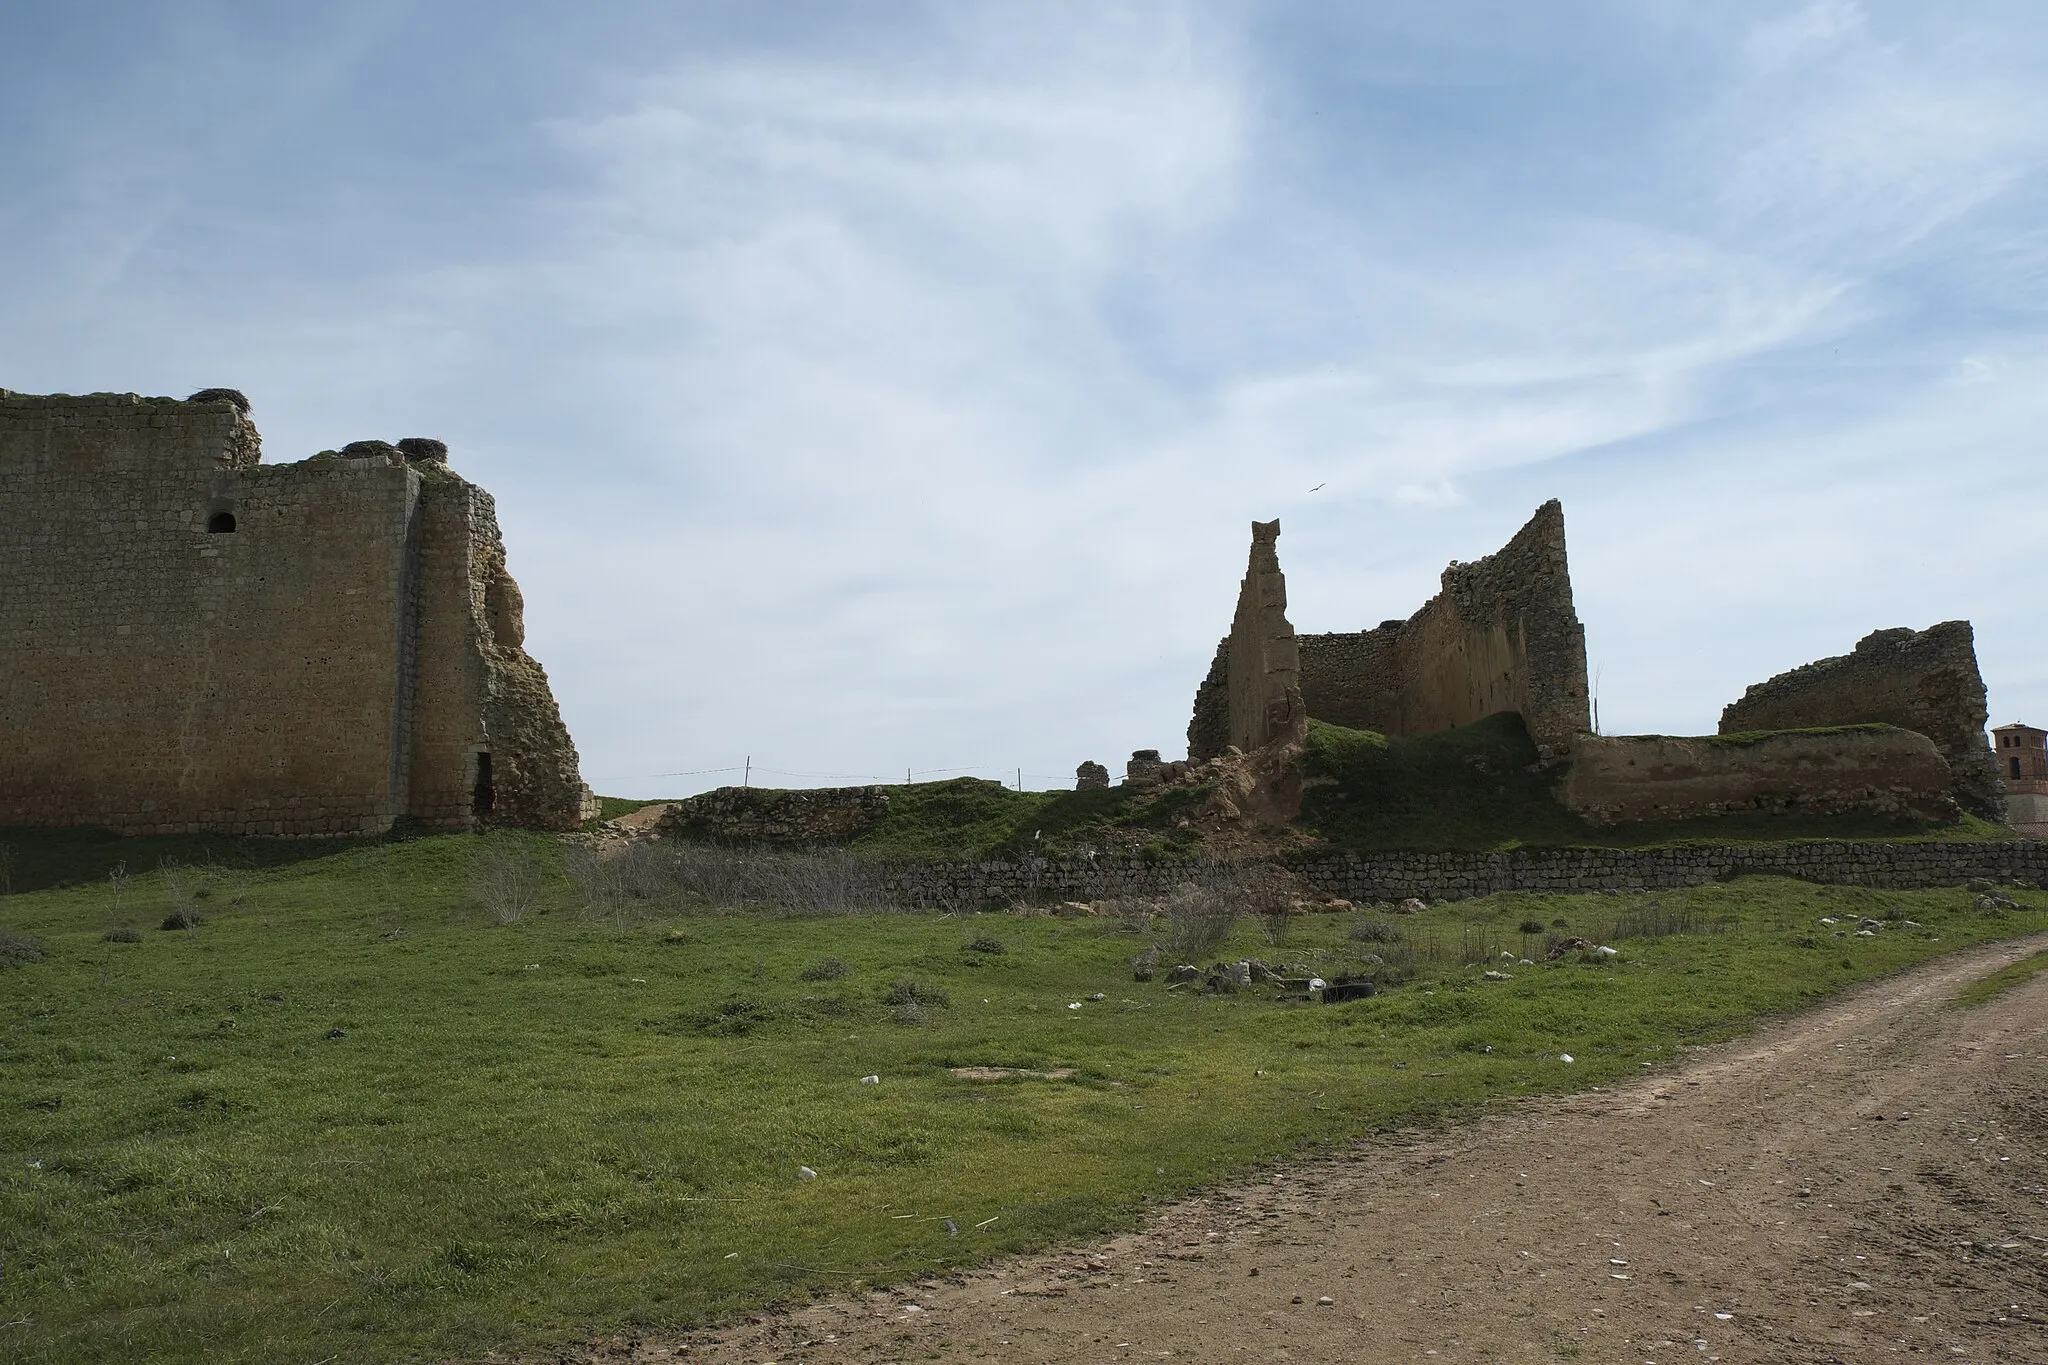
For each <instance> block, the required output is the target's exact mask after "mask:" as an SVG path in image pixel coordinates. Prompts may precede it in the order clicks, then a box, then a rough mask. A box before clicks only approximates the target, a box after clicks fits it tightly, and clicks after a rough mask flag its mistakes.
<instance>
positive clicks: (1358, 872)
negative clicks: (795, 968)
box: [886, 839, 2048, 906]
mask: <svg viewBox="0 0 2048 1365" xmlns="http://www.w3.org/2000/svg"><path fill="white" fill-rule="evenodd" d="M1286 866H1287V867H1288V868H1289V869H1290V870H1291V871H1293V872H1294V873H1296V874H1297V875H1299V876H1300V877H1301V878H1302V880H1303V881H1305V882H1307V883H1308V884H1309V885H1310V886H1313V887H1314V888H1316V889H1317V890H1318V891H1321V892H1323V893H1324V894H1326V895H1330V896H1337V897H1341V898H1343V899H1345V900H1351V901H1395V900H1402V899H1405V898H1407V897H1409V896H1419V897H1421V898H1422V899H1424V900H1463V899H1465V898H1467V897H1471V896H1486V895H1491V894H1493V893H1494V892H1496V891H1550V892H1574V891H1671V890H1676V889H1678V888H1680V887H1686V886H1702V885H1705V884H1706V883H1708V882H1716V881H1727V880H1729V879H1731V878H1734V877H1739V876H1743V875H1745V874H1764V875H1771V876H1781V877H1798V878H1800V879H1802V880H1805V881H1811V882H1828V883H1833V884H1836V885H1843V886H1874V887H1884V888H1887V889H1891V890H1911V889H1915V888H1920V887H1930V886H1961V885H1962V884H1963V883H1964V882H1967V881H1969V880H1970V879H1972V878H1974V877H1988V878H1990V879H1991V880H1993V881H1997V882H2002V883H2010V882H2013V881H2021V880H2023V881H2028V882H2032V883H2035V884H2037V885H2039V884H2043V883H2048V840H2040V839H2014V840H2005V841H2000V842H1996V843H1832V842H1828V843H1822V842H1815V843H1791V844H1717V845H1710V846H1687V847H1678V848H1645V849H1627V848H1530V849H1515V850H1513V851H1511V852H1506V853H1369V854H1349V855H1343V856H1336V857H1327V858H1311V859H1304V860H1300V861H1291V862H1288V863H1287V864H1286ZM1189 875H1190V869H1189V868H1187V867H1186V866H1184V865H1180V864H1175V863H1171V862H1157V863H1152V862H1145V861H1143V860H1141V859H1136V858H1094V859H1077V860H1071V861H1063V860H1053V859H1044V858H1035V859H1024V860H1020V861H1017V862H1000V861H989V862H975V863H930V864H897V865H895V866H893V867H891V868H890V869H889V870H888V872H887V874H886V876H887V881H888V887H889V890H890V891H891V892H892V893H893V894H894V895H895V896H896V897H898V898H900V899H902V900H904V901H907V902H909V903H911V904H917V905H960V906H970V905H985V904H988V903H991V902H998V903H1007V902H1010V901H1016V900H1024V901H1053V900H1100V899H1105V898H1108V897H1114V896H1157V895H1163V894H1165V893H1166V892H1168V891H1171V890H1172V889H1173V888H1174V887H1175V886H1176V885H1178V884H1179V883H1181V882H1182V881H1185V880H1187V879H1188V877H1189Z"/></svg>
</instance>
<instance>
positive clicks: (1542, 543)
mask: <svg viewBox="0 0 2048 1365" xmlns="http://www.w3.org/2000/svg"><path fill="white" fill-rule="evenodd" d="M1442 582H1443V588H1442V591H1440V592H1439V593H1438V594H1437V595H1436V596H1435V597H1432V598H1431V599H1430V600H1429V601H1428V602H1426V603H1425V604H1423V606H1422V609H1421V610H1419V611H1417V612H1416V613H1415V614H1414V615H1413V616H1411V617H1409V618H1408V619H1407V620H1406V621H1388V622H1386V623H1384V624H1382V625H1381V626H1380V627H1379V628H1378V629H1377V630H1368V631H1358V632H1352V633H1340V634H1330V635H1303V636H1300V637H1299V638H1298V640H1297V642H1296V645H1297V651H1298V669H1299V674H1298V677H1299V685H1300V688H1301V697H1302V702H1303V704H1304V705H1305V706H1306V707H1307V710H1308V714H1309V715H1310V716H1312V717H1314V718H1315V719H1317V720H1324V721H1329V722H1332V723H1333V724H1337V725H1344V726H1349V727H1351V728H1353V729H1359V730H1375V731H1378V732H1379V733H1381V734H1389V735H1412V734H1424V733H1427V732H1429V731H1433V730H1447V729H1450V728H1452V727H1453V726H1458V725H1465V724H1469V723H1470V722H1472V721H1475V720H1481V719H1484V718H1485V717H1487V716H1490V715H1494V714H1497V713H1499V712H1502V711H1515V712H1519V713H1520V714H1521V716H1522V719H1523V722H1524V723H1525V724H1526V725H1527V726H1528V728H1529V733H1530V735H1531V737H1532V738H1534V739H1535V741H1536V743H1537V745H1538V746H1539V747H1540V748H1542V749H1543V751H1544V752H1545V753H1546V754H1548V755H1552V756H1560V757H1561V756H1563V755H1564V754H1566V753H1568V752H1569V750H1570V748H1571V744H1572V741H1573V740H1574V738H1575V737H1577V736H1578V735H1580V734H1583V733H1585V732H1587V731H1589V730H1591V729H1592V718H1591V715H1590V713H1589V709H1588V708H1589V701H1588V690H1587V687H1586V632H1585V627H1584V626H1583V625H1581V624H1580V622H1579V618H1578V614H1577V612H1576V610H1575V609H1574V607H1573V605H1572V585H1571V573H1570V570H1569V567H1568V565H1567V563H1566V559H1565V534H1564V509H1563V507H1562V506H1561V505H1559V504H1558V503H1557V502H1556V501H1555V500H1553V501H1550V502H1547V503H1545V504H1543V506H1541V507H1540V508H1538V509H1537V510H1536V514H1535V516H1533V517H1532V518H1530V520H1529V522H1528V524H1527V525H1525V526H1524V527H1522V529H1521V530H1520V531H1518V532H1516V533H1515V536H1514V538H1513V539H1511V540H1510V541H1509V542H1508V543H1507V544H1506V545H1505V546H1504V547H1503V548H1502V549H1501V550H1500V551H1499V552H1498V553H1497V554H1493V555H1490V556H1488V557H1487V558H1485V559H1481V560H1478V561H1476V562H1474V563H1471V564H1457V563H1453V564H1452V565H1451V566H1450V567H1449V568H1447V569H1445V570H1444V573H1443V580H1442ZM1234 637H1235V632H1233V638H1234ZM1225 643H1226V645H1227V644H1228V641H1226V642H1225ZM1223 658H1224V651H1223V650H1222V649H1219V650H1218V653H1217V663H1216V664H1213V665H1212V666H1211V668H1210V672H1209V678H1208V680H1207V681H1205V682H1204V684H1203V686H1202V688H1201V690H1200V691H1198V692H1197V693H1196V698H1195V716H1194V720H1193V722H1192V724H1190V726H1189V728H1188V745H1189V747H1188V756H1189V757H1190V758H1194V759H1201V758H1208V757H1211V756H1213V755H1214V754H1215V753H1217V752H1220V749H1221V746H1220V744H1219V743H1218V740H1219V737H1220V736H1221V735H1222V734H1223V733H1224V730H1225V726H1224V724H1223V715H1224V712H1225V707H1226V705H1227V704H1228V702H1229V698H1230V695H1231V694H1230V689H1229V688H1228V687H1227V686H1226V685H1225V683H1226V678H1225V675H1224V671H1223V668H1222V664H1223Z"/></svg>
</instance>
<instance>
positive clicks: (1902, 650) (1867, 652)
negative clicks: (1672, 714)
mask: <svg viewBox="0 0 2048 1365" xmlns="http://www.w3.org/2000/svg"><path fill="white" fill-rule="evenodd" d="M1989 719H1990V712H1989V710H1988V708H1987V707H1986V705H1985V696H1984V679H1983V676H1982V675H1981V674H1979V673H1978V671H1977V645H1976V635H1975V633H1974V632H1973V631H1972V630H1971V628H1970V623H1969V622H1968V621H1943V622H1941V623H1940V624H1938V625H1933V626H1929V627H1928V628H1927V629H1925V630H1922V631H1913V630H1908V629H1904V628H1896V629H1891V630H1878V631H1873V632H1871V633H1870V634H1869V635H1866V636H1864V637H1863V639H1861V640H1860V641H1858V642H1857V644H1856V648H1855V649H1854V650H1853V651H1851V652H1850V653H1848V654H1843V655H1837V656H1835V657H1833V658H1827V659H1820V660H1816V661H1815V662H1813V663H1810V664H1804V665H1802V666H1800V667H1798V668H1795V669H1792V670H1790V671H1789V672H1785V673H1780V674H1778V675H1777V676H1776V677H1774V678H1771V679H1768V680H1767V681H1764V682H1760V683H1757V684H1756V685H1755V686H1753V687H1751V688H1750V689H1749V690H1748V691H1747V692H1744V693H1743V694H1742V699H1741V700H1740V701H1737V702H1734V703H1732V704H1730V705H1729V706H1728V707H1727V708H1726V709H1725V710H1723V711H1722V712H1721V733H1722V734H1724V735H1729V734H1738V733H1742V732H1746V731H1755V730H1792V729H1808V728H1812V727H1816V726H1834V725H1859V724H1865V723H1870V722H1877V723H1881V724H1885V725H1896V726H1898V727H1900V728H1901V729H1905V730H1913V731H1917V732H1918V733H1920V734H1923V735H1925V736H1927V737H1928V738H1929V739H1931V740H1933V741H1934V747H1935V748H1936V749H1938V750H1940V751H1941V755H1942V757H1943V758H1945V759H1947V760H1948V765H1949V768H1950V771H1951V772H1952V774H1953V779H1954V789H1955V797H1956V801H1957V803H1958V804H1959V805H1960V806H1961V807H1962V808H1963V809H1964V810H1966V811H1969V812H1970V813H1971V814H1973V815H1979V816H1982V817H1984V818H1985V819H1987V820H2003V819H2005V816H2006V812H2005V802H2004V793H2003V790H2002V788H2001V786H2000V783H1999V777H1998V765H1997V761H1996V759H1995V758H1994V756H1993V755H1992V752H1991V745H1990V742H1989V741H1988V740H1987V739H1986V738H1985V734H1984V726H1985V724H1986V722H1987V721H1988V720H1989Z"/></svg>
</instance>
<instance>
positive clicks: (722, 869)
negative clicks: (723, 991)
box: [569, 840, 897, 922]
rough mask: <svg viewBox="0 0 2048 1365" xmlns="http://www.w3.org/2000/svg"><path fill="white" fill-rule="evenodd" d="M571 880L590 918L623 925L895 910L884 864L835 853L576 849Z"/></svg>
mask: <svg viewBox="0 0 2048 1365" xmlns="http://www.w3.org/2000/svg"><path fill="white" fill-rule="evenodd" d="M569 876H570V878H571V879H572V880H573V881H575V883H576V886H577V889H578V890H579V891H580V892H581V893H582V897H583V901H584V903H585V904H586V905H587V906H589V907H590V911H591V913H592V914H594V915H597V916H600V917H605V918H616V919H618V920H620V921H621V922H625V921H628V920H631V919H633V918H636V917H639V916H642V915H647V914H682V913H687V912H689V911H693V910H706V909H709V910H725V911H737V910H769V911H780V912H781V913H783V914H787V915H846V914H853V913H856V912H858V911H863V910H884V909H892V908H896V907H897V902H896V900H895V898H894V897H892V895H891V893H890V892H889V889H888V880H887V874H886V873H885V871H884V870H883V869H882V868H881V867H880V866H878V865H877V864H876V863H875V862H873V861H872V860H871V859H868V858H864V857H862V856H861V855H859V854H857V853H851V852H848V851H847V850H845V849H836V848H826V849H808V850H788V849H763V848H727V847H722V846H719V845H712V844H684V843H673V842H669V841H665V840H646V841H636V842H634V843H630V844H627V845H626V846H625V847H624V848H621V849H617V850H615V851H613V852H610V853H599V852H598V851H597V850H595V849H591V848H574V849H571V850H570V857H569Z"/></svg>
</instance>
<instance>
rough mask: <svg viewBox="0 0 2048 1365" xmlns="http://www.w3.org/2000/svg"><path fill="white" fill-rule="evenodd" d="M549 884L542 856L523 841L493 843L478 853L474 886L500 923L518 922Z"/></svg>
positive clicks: (477, 895) (493, 916)
mask: <svg viewBox="0 0 2048 1365" xmlns="http://www.w3.org/2000/svg"><path fill="white" fill-rule="evenodd" d="M546 884H547V877H546V874H545V873H544V872H543V871H542V870H541V866H540V859H539V858H538V857H536V856H535V854H534V851H533V850H532V849H530V848H528V847H526V846H525V845H524V844H492V845H490V846H488V847H486V848H485V849H484V851H483V852H482V853H481V854H479V855H478V856H477V860H476V870H475V873H474V875H473V877H472V880H471V887H472V889H473V890H474V891H475V893H476V898H477V900H478V901H480V902H481V903H482V904H483V907H484V909H486V910H488V911H490V914H491V918H492V919H494V920H496V921H497V922H498V923H500V924H517V923H519V922H520V921H521V920H523V919H525V918H526V917H527V916H528V915H529V914H531V913H533V909H534V907H535V906H536V905H538V904H539V903H540V897H541V890H542V888H543V887H544V886H546Z"/></svg>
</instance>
